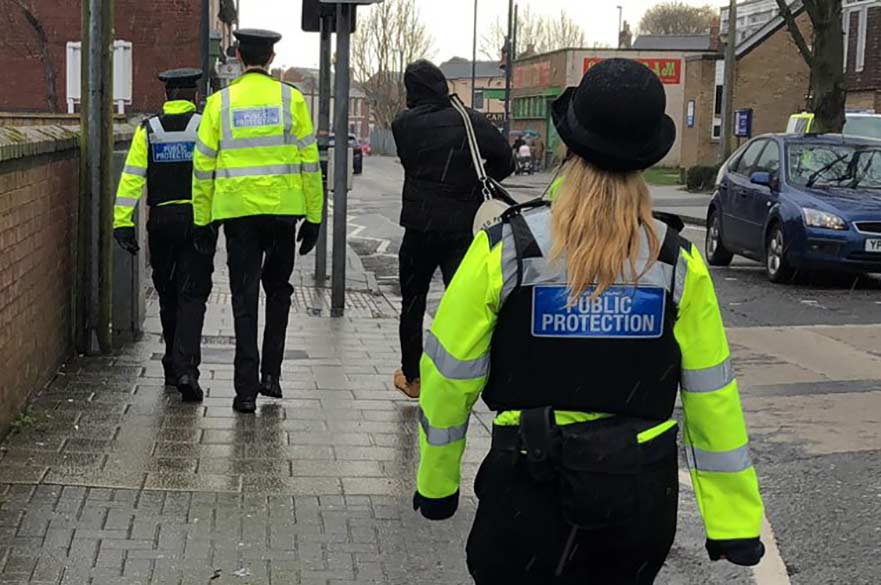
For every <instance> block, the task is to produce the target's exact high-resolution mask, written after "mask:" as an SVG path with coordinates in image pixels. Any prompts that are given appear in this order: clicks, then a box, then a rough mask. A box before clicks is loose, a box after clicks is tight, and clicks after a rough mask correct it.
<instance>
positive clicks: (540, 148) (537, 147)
mask: <svg viewBox="0 0 881 585" xmlns="http://www.w3.org/2000/svg"><path fill="white" fill-rule="evenodd" d="M532 156H533V159H534V160H535V170H536V171H540V170H542V169H543V168H544V165H545V141H544V140H542V137H541V136H536V137H535V140H533V142H532Z"/></svg>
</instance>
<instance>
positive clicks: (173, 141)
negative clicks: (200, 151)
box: [145, 112, 202, 207]
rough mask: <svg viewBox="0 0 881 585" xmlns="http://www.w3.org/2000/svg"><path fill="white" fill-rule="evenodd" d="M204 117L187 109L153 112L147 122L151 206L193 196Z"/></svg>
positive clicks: (149, 202)
mask: <svg viewBox="0 0 881 585" xmlns="http://www.w3.org/2000/svg"><path fill="white" fill-rule="evenodd" d="M201 119H202V117H201V116H200V115H199V114H196V113H194V112H187V113H186V114H163V115H160V116H154V117H152V118H150V119H148V120H147V121H146V122H145V127H146V130H147V204H148V205H150V206H151V207H153V206H156V205H161V204H163V203H168V202H169V201H186V200H189V199H192V196H193V195H192V194H193V150H194V149H195V148H196V138H197V136H198V129H199V122H200V121H201Z"/></svg>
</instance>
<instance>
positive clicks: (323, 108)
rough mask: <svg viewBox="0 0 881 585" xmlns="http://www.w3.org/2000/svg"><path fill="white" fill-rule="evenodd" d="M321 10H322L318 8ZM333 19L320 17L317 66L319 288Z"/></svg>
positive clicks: (324, 228) (323, 269)
mask: <svg viewBox="0 0 881 585" xmlns="http://www.w3.org/2000/svg"><path fill="white" fill-rule="evenodd" d="M322 10H323V8H322ZM333 18H334V17H333V15H332V14H324V13H322V15H321V63H320V66H319V71H318V152H319V153H320V156H321V179H322V190H323V192H324V203H323V207H322V213H321V217H322V218H324V220H323V221H322V222H321V232H320V233H319V234H318V245H317V246H316V247H315V282H316V283H317V284H318V285H319V286H320V285H323V284H324V281H325V280H327V226H328V219H327V197H328V196H329V193H328V190H327V147H328V144H329V142H330V59H331V47H330V34H331V30H333Z"/></svg>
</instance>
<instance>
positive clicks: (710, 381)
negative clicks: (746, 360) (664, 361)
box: [681, 359, 734, 392]
mask: <svg viewBox="0 0 881 585" xmlns="http://www.w3.org/2000/svg"><path fill="white" fill-rule="evenodd" d="M733 380H734V367H733V366H732V365H731V360H730V359H727V360H725V361H724V362H722V363H721V364H719V365H716V366H713V367H711V368H703V369H700V370H688V369H685V368H683V370H682V382H681V383H682V389H683V390H684V391H686V392H714V391H716V390H720V389H722V388H724V387H725V386H727V385H728V384H730V383H731V382H732V381H733Z"/></svg>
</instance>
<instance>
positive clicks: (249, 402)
mask: <svg viewBox="0 0 881 585" xmlns="http://www.w3.org/2000/svg"><path fill="white" fill-rule="evenodd" d="M232 409H233V410H235V411H236V412H241V413H242V414H254V412H256V411H257V397H256V396H236V397H235V398H234V399H233V401H232Z"/></svg>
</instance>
